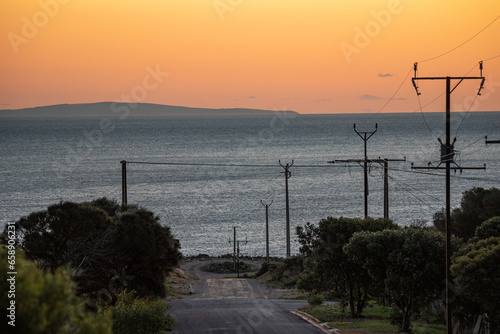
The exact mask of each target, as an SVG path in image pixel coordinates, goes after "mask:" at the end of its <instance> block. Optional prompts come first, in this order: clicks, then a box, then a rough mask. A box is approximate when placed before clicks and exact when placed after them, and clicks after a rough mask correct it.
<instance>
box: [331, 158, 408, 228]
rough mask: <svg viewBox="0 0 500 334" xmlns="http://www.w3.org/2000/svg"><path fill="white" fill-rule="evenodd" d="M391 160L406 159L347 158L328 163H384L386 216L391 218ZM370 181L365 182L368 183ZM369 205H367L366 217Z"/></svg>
mask: <svg viewBox="0 0 500 334" xmlns="http://www.w3.org/2000/svg"><path fill="white" fill-rule="evenodd" d="M389 161H406V158H404V159H387V158H386V159H380V157H379V158H378V159H347V160H333V161H328V163H336V162H348V163H362V162H364V163H366V162H376V163H379V164H382V165H383V166H384V218H389ZM367 184H368V183H365V185H367ZM365 200H366V197H365ZM365 204H366V202H365ZM367 210H368V209H367V207H366V205H365V218H366V211H367Z"/></svg>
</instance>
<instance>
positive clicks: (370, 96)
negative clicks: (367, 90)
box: [359, 94, 382, 101]
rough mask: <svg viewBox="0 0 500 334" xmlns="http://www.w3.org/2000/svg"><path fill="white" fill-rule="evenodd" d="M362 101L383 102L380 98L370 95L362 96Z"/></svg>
mask: <svg viewBox="0 0 500 334" xmlns="http://www.w3.org/2000/svg"><path fill="white" fill-rule="evenodd" d="M359 99H360V100H368V101H374V100H382V98H381V97H380V96H375V95H370V94H365V95H361V96H360V97H359Z"/></svg>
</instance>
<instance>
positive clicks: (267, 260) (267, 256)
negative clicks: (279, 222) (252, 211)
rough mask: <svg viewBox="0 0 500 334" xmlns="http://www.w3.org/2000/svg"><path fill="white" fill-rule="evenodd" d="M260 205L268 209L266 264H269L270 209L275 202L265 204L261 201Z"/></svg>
mask: <svg viewBox="0 0 500 334" xmlns="http://www.w3.org/2000/svg"><path fill="white" fill-rule="evenodd" d="M260 204H262V205H263V206H264V207H265V208H266V263H267V264H269V207H270V206H271V204H273V201H272V200H271V203H269V204H265V203H264V202H263V201H262V200H261V201H260Z"/></svg>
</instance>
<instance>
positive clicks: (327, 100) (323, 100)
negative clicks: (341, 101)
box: [314, 99, 332, 102]
mask: <svg viewBox="0 0 500 334" xmlns="http://www.w3.org/2000/svg"><path fill="white" fill-rule="evenodd" d="M314 101H315V102H331V101H332V100H330V99H318V100H314Z"/></svg>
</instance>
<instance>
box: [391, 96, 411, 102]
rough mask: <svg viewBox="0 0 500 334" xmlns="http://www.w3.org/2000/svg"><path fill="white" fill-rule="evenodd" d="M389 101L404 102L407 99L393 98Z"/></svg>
mask: <svg viewBox="0 0 500 334" xmlns="http://www.w3.org/2000/svg"><path fill="white" fill-rule="evenodd" d="M391 100H393V101H406V100H408V99H407V98H406V97H394V98H392V99H391Z"/></svg>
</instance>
